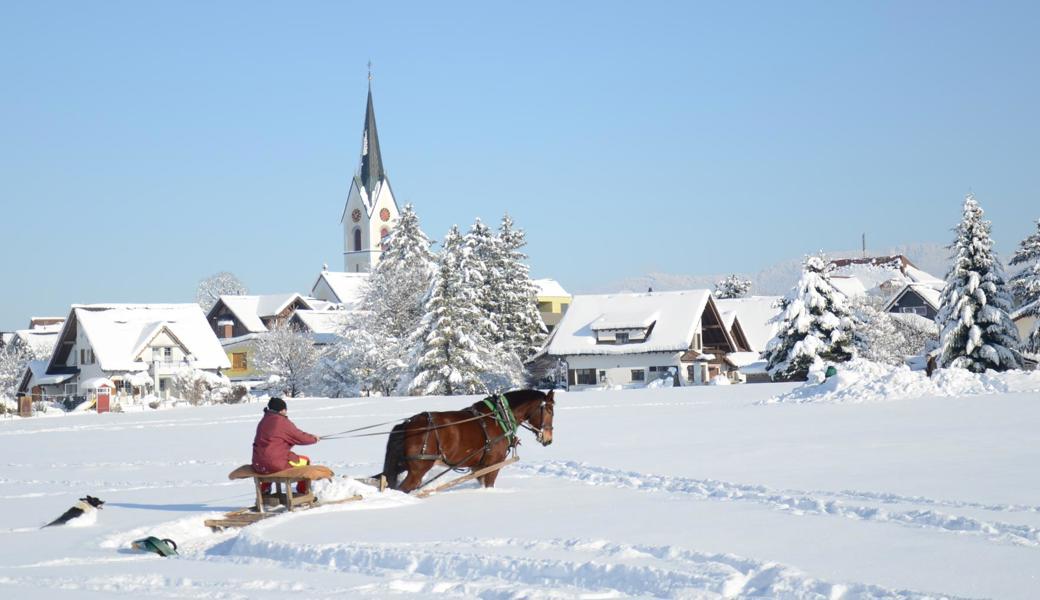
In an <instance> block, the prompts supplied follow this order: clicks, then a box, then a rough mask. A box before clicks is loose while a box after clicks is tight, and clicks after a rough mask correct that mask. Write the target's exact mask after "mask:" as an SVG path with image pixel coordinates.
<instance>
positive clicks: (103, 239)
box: [0, 1, 1040, 329]
mask: <svg viewBox="0 0 1040 600" xmlns="http://www.w3.org/2000/svg"><path fill="white" fill-rule="evenodd" d="M502 4H503V3H488V2H474V3H456V2H452V3H433V2H419V3H414V4H405V3H373V2H365V3H356V4H354V3H352V4H348V3H345V2H306V3H274V2H271V3H266V2H197V3H195V2H176V3H173V2H169V3H157V2H136V1H135V2H91V3H86V2H69V3H55V2H21V3H14V2H11V3H7V4H5V5H4V8H3V11H2V14H0V73H2V77H3V79H2V84H0V206H2V208H0V211H2V212H0V216H2V219H0V220H2V223H3V226H2V231H3V246H2V247H3V250H2V253H3V254H2V256H3V258H2V261H0V329H11V328H14V327H24V326H25V322H26V321H27V319H28V317H29V316H30V315H39V314H64V313H65V312H67V308H68V305H69V304H71V303H83V302H107V301H121V302H131V301H137V302H153V301H191V300H192V299H193V296H194V290H195V286H196V284H197V282H198V280H199V279H200V278H202V277H204V276H206V275H208V274H211V273H213V272H216V271H221V270H229V271H232V272H234V273H236V274H238V275H239V277H240V278H242V279H243V280H244V281H245V282H246V283H247V284H248V285H249V287H250V288H251V289H252V290H253V291H256V292H279V291H290V290H298V291H307V290H308V289H309V287H310V285H311V283H312V282H313V279H314V278H315V277H316V275H317V273H318V271H319V269H320V268H321V264H322V263H323V262H328V263H329V264H330V265H331V266H332V267H333V268H339V267H340V265H341V264H342V258H341V245H342V238H341V229H340V225H339V217H340V211H341V209H342V206H343V202H344V200H345V197H346V193H347V190H348V184H349V180H350V176H351V174H352V173H353V171H354V169H355V168H356V166H357V160H358V151H359V147H360V135H361V125H362V119H363V112H364V102H365V84H366V81H365V63H366V62H367V61H368V60H369V59H370V58H371V60H372V61H373V63H374V64H375V67H374V72H375V80H374V82H373V83H374V93H375V102H376V112H377V115H378V121H379V129H380V132H379V133H380V138H381V143H382V150H383V158H384V161H385V163H386V165H387V168H388V170H389V173H390V177H391V180H392V181H393V185H394V191H395V193H396V194H397V195H398V200H399V202H401V203H404V202H412V203H414V204H415V206H416V209H417V210H418V212H419V214H420V217H421V218H422V220H423V225H424V227H425V229H426V230H427V232H428V233H429V234H430V235H431V236H432V237H435V238H440V237H441V236H442V235H443V234H444V232H445V231H446V230H447V229H448V227H450V225H451V224H453V223H458V224H460V225H462V226H467V225H468V224H469V223H471V222H472V220H473V218H474V217H477V216H480V217H482V218H484V219H485V220H486V221H492V222H496V223H497V221H498V219H499V218H500V217H501V215H502V213H503V212H505V211H509V212H510V214H512V215H513V216H514V218H515V220H516V221H517V223H518V224H519V225H520V226H521V227H523V228H525V229H526V230H527V232H528V238H529V240H530V246H529V253H530V255H531V264H532V269H533V273H534V275H536V276H539V277H555V278H557V279H559V280H560V281H561V282H562V283H563V284H564V286H565V287H568V288H570V289H572V290H578V291H580V290H582V289H589V288H594V287H597V286H600V285H602V284H603V283H605V282H609V281H613V280H617V279H620V278H622V277H626V276H633V275H638V274H642V273H644V272H646V271H649V270H659V271H664V272H670V273H689V274H696V273H716V272H726V271H754V270H757V269H758V268H761V267H763V266H765V265H768V264H770V263H773V262H776V261H778V260H782V259H788V258H791V257H796V256H800V255H801V254H803V253H805V252H810V251H814V250H818V249H821V248H823V249H838V248H855V247H857V246H858V243H859V235H860V233H861V232H863V231H866V232H867V235H868V241H869V243H870V245H871V246H874V247H883V246H890V245H895V244H901V243H912V242H948V241H949V239H950V236H951V234H950V228H951V227H953V225H954V224H955V223H956V220H957V218H958V213H959V209H960V202H961V200H962V199H963V196H964V194H965V193H967V192H968V191H969V190H972V191H974V193H975V195H976V197H977V198H978V199H979V201H980V202H981V203H982V205H983V208H984V209H985V210H986V211H987V216H988V217H989V218H990V219H992V221H993V227H994V237H995V238H996V240H997V247H998V249H999V250H1000V251H1001V252H1002V253H1003V254H1004V256H1005V257H1006V255H1007V252H1009V251H1010V250H1012V249H1013V248H1014V245H1015V244H1016V243H1017V242H1018V240H1020V239H1021V238H1023V237H1024V236H1025V235H1027V233H1028V232H1029V231H1030V230H1031V229H1032V225H1031V223H1030V221H1031V220H1034V219H1036V218H1037V217H1040V168H1038V167H1040V120H1038V115H1040V112H1038V107H1040V78H1038V77H1037V65H1038V64H1040V36H1037V35H1036V32H1037V31H1038V30H1040V8H1038V4H1037V3H1030V2H1023V3H1020V4H1013V3H999V2H970V3H955V2H861V3H850V2H819V3H793V2H744V3H722V2H719V3H711V4H700V3H696V4H695V3H690V2H677V3H674V4H672V3H649V2H647V3H632V2H626V3H607V2H586V3H576V2H575V3H560V2H545V3H535V2H523V3H509V4H507V5H502Z"/></svg>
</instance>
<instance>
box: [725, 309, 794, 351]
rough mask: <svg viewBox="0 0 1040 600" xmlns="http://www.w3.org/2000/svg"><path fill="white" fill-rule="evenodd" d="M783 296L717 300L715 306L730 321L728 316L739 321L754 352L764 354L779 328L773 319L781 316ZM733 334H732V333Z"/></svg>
mask: <svg viewBox="0 0 1040 600" xmlns="http://www.w3.org/2000/svg"><path fill="white" fill-rule="evenodd" d="M780 300H781V296H746V297H744V298H722V299H718V298H716V299H715V304H716V306H718V308H719V311H720V312H721V313H722V316H723V319H725V320H728V319H729V317H727V315H728V314H732V315H733V316H734V317H736V318H737V319H739V323H740V326H741V330H742V332H743V334H744V336H745V337H746V339H747V346H748V348H750V350H751V351H752V352H763V351H765V349H766V344H768V343H769V340H771V339H773V336H775V335H776V330H777V328H778V327H779V324H778V323H774V322H773V319H774V318H775V317H776V316H777V315H778V314H780V312H781V309H780ZM731 333H732V332H731Z"/></svg>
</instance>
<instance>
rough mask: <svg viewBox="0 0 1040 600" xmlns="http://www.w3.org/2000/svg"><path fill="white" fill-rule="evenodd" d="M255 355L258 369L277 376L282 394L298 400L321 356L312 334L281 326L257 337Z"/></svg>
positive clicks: (282, 324) (284, 325)
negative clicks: (297, 397)
mask: <svg viewBox="0 0 1040 600" xmlns="http://www.w3.org/2000/svg"><path fill="white" fill-rule="evenodd" d="M254 355H255V361H256V368H257V370H258V371H260V372H261V373H265V374H267V375H269V376H271V375H276V376H278V377H279V381H280V383H281V386H282V392H283V393H285V394H288V395H289V396H292V397H296V396H299V395H300V394H302V393H303V392H304V389H305V387H306V385H307V384H308V383H309V382H310V381H311V378H312V376H313V371H314V368H315V367H316V366H317V364H318V355H319V354H318V349H317V348H315V347H314V342H313V340H311V337H310V336H309V335H307V334H306V333H303V332H301V331H297V330H296V329H294V328H293V327H292V326H290V325H288V324H287V323H281V324H279V325H277V326H275V327H274V328H273V329H272V330H271V331H269V332H268V333H266V334H264V335H262V336H260V337H259V338H257V340H256V350H255V353H254Z"/></svg>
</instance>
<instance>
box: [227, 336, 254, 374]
mask: <svg viewBox="0 0 1040 600" xmlns="http://www.w3.org/2000/svg"><path fill="white" fill-rule="evenodd" d="M224 352H225V354H227V357H228V362H229V363H231V365H232V366H231V368H229V369H226V370H225V371H224V374H225V375H227V376H228V378H230V379H244V378H248V377H253V376H256V375H259V374H260V372H259V371H257V370H256V361H255V359H254V356H253V344H251V343H250V344H248V345H243V346H240V347H237V348H225V349H224ZM240 352H245V353H246V368H245V369H236V368H234V364H235V359H234V357H233V356H232V355H233V354H238V353H240Z"/></svg>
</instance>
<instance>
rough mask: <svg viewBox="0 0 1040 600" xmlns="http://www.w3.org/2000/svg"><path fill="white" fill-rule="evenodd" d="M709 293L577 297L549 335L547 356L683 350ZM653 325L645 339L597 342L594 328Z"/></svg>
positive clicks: (656, 293) (694, 328) (705, 291)
mask: <svg viewBox="0 0 1040 600" xmlns="http://www.w3.org/2000/svg"><path fill="white" fill-rule="evenodd" d="M710 301H711V292H709V291H708V290H683V291H677V292H648V293H641V294H603V295H577V296H574V298H573V299H572V301H571V305H570V308H569V309H568V310H567V313H566V314H564V316H563V319H562V320H561V321H560V323H559V325H557V326H556V329H555V330H554V331H553V336H552V340H551V341H550V342H549V345H548V348H547V354H550V355H554V356H572V355H579V354H636V353H643V352H681V351H684V350H687V349H689V347H690V344H691V342H692V340H693V334H694V332H695V331H696V329H697V326H698V324H699V323H700V319H701V315H702V314H703V313H704V309H705V307H706V306H707V304H708V302H710ZM607 325H611V326H613V327H614V328H619V329H623V328H629V327H631V328H639V327H648V328H649V327H650V326H653V328H652V330H651V331H650V335H649V336H647V338H646V341H643V342H636V343H628V344H620V345H613V344H597V343H596V330H602V329H604V328H606V326H607Z"/></svg>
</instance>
